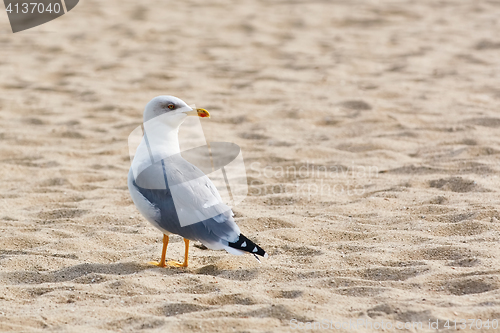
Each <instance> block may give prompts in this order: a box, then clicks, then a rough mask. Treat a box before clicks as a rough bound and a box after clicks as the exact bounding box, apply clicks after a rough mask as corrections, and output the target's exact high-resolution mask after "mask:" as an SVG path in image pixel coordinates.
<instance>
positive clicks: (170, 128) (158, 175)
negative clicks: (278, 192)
mask: <svg viewBox="0 0 500 333" xmlns="http://www.w3.org/2000/svg"><path fill="white" fill-rule="evenodd" d="M188 116H198V117H201V118H210V113H209V112H208V111H207V110H205V109H193V108H192V107H190V106H188V105H187V104H186V103H185V102H184V101H182V100H181V99H179V98H177V97H174V96H166V95H164V96H158V97H155V98H153V99H152V100H151V101H149V103H148V104H147V105H146V107H145V109H144V115H143V122H144V123H143V129H144V135H143V137H142V139H141V142H140V144H139V146H138V148H137V151H136V153H135V155H134V158H133V161H132V165H131V167H130V170H129V173H128V188H129V191H130V195H131V197H132V200H133V202H134V204H135V206H136V207H137V209H138V210H139V212H140V213H141V214H142V215H143V216H144V218H145V219H146V220H147V221H149V222H150V223H151V224H152V225H153V226H155V227H156V228H157V229H159V230H160V231H161V232H162V233H163V248H162V254H161V259H160V262H150V264H153V265H156V266H159V267H166V266H167V265H168V266H172V267H187V266H188V253H189V242H190V241H199V242H201V243H202V244H203V245H205V246H206V247H207V248H209V249H212V250H226V251H227V252H229V253H231V254H235V255H241V254H243V253H245V252H248V253H251V254H253V255H254V256H255V258H256V259H257V260H259V259H258V257H257V256H256V255H259V256H262V257H264V258H267V257H268V254H267V253H266V252H265V251H264V250H263V249H262V248H261V247H260V246H258V245H257V244H255V243H254V242H252V241H251V240H250V239H248V238H247V237H245V236H244V235H243V234H242V233H241V232H240V229H239V228H238V225H237V224H236V223H235V221H234V218H233V216H234V213H233V212H232V210H231V208H230V207H229V206H227V205H226V204H224V202H223V201H222V198H221V196H220V194H219V192H218V190H217V188H216V187H215V185H214V184H213V183H212V181H211V180H210V179H209V178H208V177H207V176H206V175H205V174H204V173H203V172H202V171H201V170H200V169H199V168H198V167H196V166H194V165H193V164H191V163H190V162H188V161H186V160H185V159H184V158H182V156H181V151H180V147H179V137H178V133H179V127H180V126H181V124H182V123H183V122H184V120H185V119H186V117H188ZM171 234H177V235H180V236H182V237H183V239H184V245H185V250H184V262H183V263H180V262H177V261H168V262H166V261H165V260H166V259H165V258H166V251H167V246H168V241H169V235H171ZM259 261H260V260H259Z"/></svg>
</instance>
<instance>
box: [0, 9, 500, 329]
mask: <svg viewBox="0 0 500 333" xmlns="http://www.w3.org/2000/svg"><path fill="white" fill-rule="evenodd" d="M0 7H1V5H0ZM2 8H3V7H2ZM499 15H500V2H499V1H494V0H490V1H487V0H484V1H482V0H481V1H473V0H468V1H438V2H436V1H430V0H425V1H419V2H414V1H405V0H401V1H399V0H398V1H370V0H363V1H361V0H359V1H357V0H356V1H345V2H342V1H326V0H324V1H321V0H318V1H305V0H304V1H301V0H297V1H249V0H244V1H238V2H230V1H222V0H205V1H201V0H188V1H182V2H174V1H164V2H161V3H160V2H158V1H151V0H147V1H140V2H137V1H128V0H127V1H125V0H122V1H117V0H107V1H96V0H86V1H84V2H81V3H80V4H79V5H78V6H77V7H76V8H74V9H73V10H72V11H71V12H69V13H68V14H66V15H64V16H62V17H60V18H58V19H56V20H54V21H52V22H50V23H47V24H45V25H42V26H40V27H37V28H34V29H30V30H27V31H24V32H19V33H16V34H13V33H12V31H11V28H10V26H9V22H8V18H7V15H5V14H0V167H1V172H0V184H1V186H0V207H1V210H0V331H3V332H42V331H44V332H45V331H48V332H139V331H140V332H240V333H243V332H291V331H301V330H300V328H304V330H305V329H306V328H307V327H306V325H307V323H309V325H313V324H311V323H313V322H323V324H324V326H323V329H322V328H321V327H319V326H318V325H317V327H315V328H314V329H309V330H307V331H315V332H316V331H317V332H321V331H325V329H326V328H325V326H326V325H329V326H328V330H327V331H339V332H373V331H375V330H377V329H376V328H373V327H370V325H376V324H377V323H379V324H380V323H384V324H382V325H385V326H383V327H384V331H385V332H392V331H397V332H437V331H438V329H439V331H440V332H448V331H449V332H452V331H453V332H455V331H457V330H458V328H459V329H460V331H461V332H469V331H470V332H494V331H496V330H495V329H494V326H492V325H494V320H496V322H497V324H498V321H500V301H499V298H500V244H499V240H500V212H499V208H500V197H499V192H498V189H499V188H500V178H499V176H498V172H499V171H500V135H499V129H500V115H499V110H500V109H499V108H500V85H499V82H500V57H499V52H500V37H499V33H498V32H499V31H500V19H499V17H500V16H499ZM158 95H173V96H177V97H179V98H181V99H183V100H184V101H186V102H187V103H188V104H196V106H197V107H202V108H205V109H207V110H209V111H210V113H211V118H210V119H203V121H202V125H203V130H204V134H205V136H206V138H207V140H208V141H209V142H217V141H220V142H233V143H236V144H238V145H239V146H240V147H241V149H242V154H243V157H244V161H245V166H246V171H247V176H248V184H249V194H248V197H247V198H246V199H245V200H244V201H243V202H242V203H240V204H239V205H237V206H235V207H233V210H234V212H235V219H236V221H237V223H238V225H239V226H240V229H241V230H242V232H243V233H244V234H245V235H246V236H248V237H249V238H250V239H252V240H254V241H255V242H256V243H258V244H259V245H260V246H261V247H262V248H264V249H265V250H266V251H267V252H268V253H269V255H270V257H269V258H267V259H263V260H262V263H260V264H259V262H257V261H256V260H255V259H254V258H253V257H252V256H251V255H245V256H234V255H230V254H228V253H226V252H224V251H212V250H207V249H204V248H203V247H202V246H200V244H199V243H195V242H193V244H192V246H191V250H190V266H189V267H188V268H186V269H174V268H159V267H155V266H152V265H149V264H148V262H149V261H152V260H158V259H159V257H160V251H161V245H162V243H161V239H162V235H161V233H160V232H159V231H158V230H157V229H155V228H154V227H153V226H152V225H150V224H149V223H148V222H147V221H146V220H145V219H144V218H143V217H142V216H141V215H140V213H139V212H138V211H137V209H136V208H135V206H134V204H133V202H132V200H131V198H130V195H129V192H128V188H127V173H128V169H129V167H130V158H129V148H128V145H127V138H128V136H129V134H130V133H131V131H132V130H133V129H135V128H136V127H137V126H140V125H141V122H142V112H143V110H144V106H145V105H146V103H147V102H148V101H149V100H150V99H151V98H153V97H155V96H158ZM183 246H184V243H183V242H182V238H180V237H179V236H174V237H171V244H170V246H169V248H168V252H167V257H168V259H175V260H182V255H183ZM462 319H465V320H468V321H467V326H466V327H465V328H463V326H462V327H461V326H459V325H461V320H462ZM470 319H474V321H472V322H471V321H470ZM479 320H481V323H479ZM487 320H489V322H488V325H489V328H486V327H485V325H486V321H487ZM349 321H351V323H352V322H353V321H356V323H358V324H356V325H358V326H345V325H344V326H342V323H348V322H349ZM453 321H455V323H456V325H457V329H455V326H453V325H454V324H453ZM327 323H328V324H327ZM339 323H340V326H338V324H339ZM363 323H364V324H363ZM389 323H390V325H391V327H389V326H387V325H389ZM407 323H410V326H406V327H405V326H404V325H405V324H407ZM418 323H420V324H421V325H422V326H421V327H419V326H418ZM433 323H436V325H437V326H432V325H433ZM446 323H448V326H445V325H446ZM335 324H337V326H335ZM400 324H401V325H403V326H402V327H397V326H396V325H400ZM471 324H472V327H470V325H471ZM437 328H438V329H437ZM499 330H500V328H499ZM302 331H303V330H302ZM377 331H382V329H381V328H380V329H378V330H377Z"/></svg>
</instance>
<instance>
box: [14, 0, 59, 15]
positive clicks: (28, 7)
mask: <svg viewBox="0 0 500 333" xmlns="http://www.w3.org/2000/svg"><path fill="white" fill-rule="evenodd" d="M6 11H7V13H9V14H11V13H15V14H19V13H22V14H35V13H38V14H42V13H56V14H58V13H59V12H60V11H61V5H60V4H59V3H54V4H52V3H49V4H48V5H47V6H45V4H43V3H41V2H30V3H28V2H24V3H21V4H19V3H16V4H15V5H14V6H12V3H9V5H8V6H7V8H6Z"/></svg>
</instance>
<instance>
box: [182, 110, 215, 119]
mask: <svg viewBox="0 0 500 333" xmlns="http://www.w3.org/2000/svg"><path fill="white" fill-rule="evenodd" d="M186 114H187V115H188V116H198V117H201V118H210V113H208V111H207V110H205V109H196V110H191V111H189V112H186Z"/></svg>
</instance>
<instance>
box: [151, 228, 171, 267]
mask: <svg viewBox="0 0 500 333" xmlns="http://www.w3.org/2000/svg"><path fill="white" fill-rule="evenodd" d="M167 246H168V236H167V235H165V234H164V235H163V248H162V250H161V260H160V262H156V261H150V262H148V264H151V265H155V266H159V267H165V266H166V265H165V256H166V255H167Z"/></svg>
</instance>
